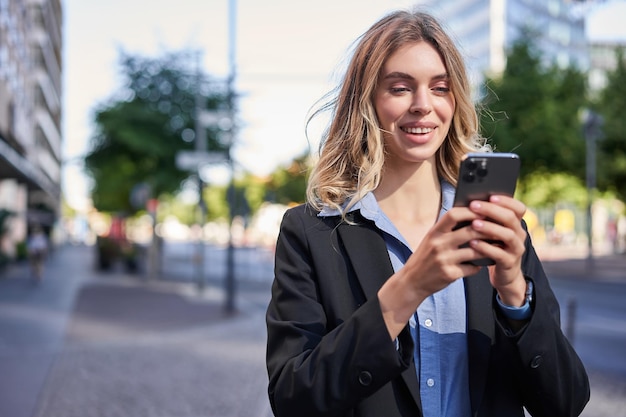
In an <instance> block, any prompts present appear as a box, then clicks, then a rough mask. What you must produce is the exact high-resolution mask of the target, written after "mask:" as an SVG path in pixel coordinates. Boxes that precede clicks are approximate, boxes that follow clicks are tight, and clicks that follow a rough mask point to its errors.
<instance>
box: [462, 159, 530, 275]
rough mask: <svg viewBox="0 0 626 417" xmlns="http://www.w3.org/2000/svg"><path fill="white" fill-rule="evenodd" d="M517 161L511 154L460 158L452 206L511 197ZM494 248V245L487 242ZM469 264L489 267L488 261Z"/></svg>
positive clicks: (518, 165)
mask: <svg viewBox="0 0 626 417" xmlns="http://www.w3.org/2000/svg"><path fill="white" fill-rule="evenodd" d="M519 170H520V158H519V156H518V155H517V154H514V153H501V152H488V153H468V154H467V155H465V156H464V157H463V160H462V161H461V166H460V168H459V178H458V181H457V185H456V194H455V196H454V205H455V206H467V205H469V203H470V201H474V200H483V201H487V200H489V197H491V196H492V195H496V194H498V195H507V196H510V197H512V196H513V194H515V187H516V185H517V179H518V177H519ZM467 225H469V222H463V223H459V224H458V225H456V227H455V228H454V229H455V230H456V229H459V228H461V227H465V226H467ZM489 243H491V244H498V243H501V242H498V241H489ZM470 263H471V264H474V265H479V266H486V265H493V264H494V261H493V260H492V259H488V258H484V259H476V260H473V261H470Z"/></svg>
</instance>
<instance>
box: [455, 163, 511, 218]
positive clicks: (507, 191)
mask: <svg viewBox="0 0 626 417" xmlns="http://www.w3.org/2000/svg"><path fill="white" fill-rule="evenodd" d="M519 170H520V159H519V156H518V155H516V154H514V153H498V152H493V153H470V154H467V155H466V157H465V159H464V160H463V161H462V162H461V167H460V171H459V179H458V184H457V186H456V188H457V190H456V195H455V198H454V205H455V206H467V205H468V204H469V202H470V201H472V200H488V199H489V197H490V196H491V195H494V194H501V195H508V196H513V194H515V186H516V184H517V177H518V175H519Z"/></svg>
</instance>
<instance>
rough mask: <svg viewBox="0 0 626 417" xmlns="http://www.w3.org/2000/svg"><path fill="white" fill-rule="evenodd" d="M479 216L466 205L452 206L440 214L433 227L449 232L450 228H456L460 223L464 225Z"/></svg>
mask: <svg viewBox="0 0 626 417" xmlns="http://www.w3.org/2000/svg"><path fill="white" fill-rule="evenodd" d="M480 217H481V216H480V215H479V214H477V213H475V212H474V211H472V210H470V209H469V208H468V207H454V208H452V209H450V210H449V211H448V212H447V213H446V214H445V215H443V216H441V218H440V219H439V221H438V222H437V224H436V225H435V227H437V228H438V230H440V231H442V232H449V231H450V230H453V229H457V228H458V226H459V225H460V224H463V225H465V223H467V224H468V225H469V223H471V221H472V220H475V219H478V218H480Z"/></svg>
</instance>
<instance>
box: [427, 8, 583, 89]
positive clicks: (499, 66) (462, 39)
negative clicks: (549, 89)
mask: <svg viewBox="0 0 626 417" xmlns="http://www.w3.org/2000/svg"><path fill="white" fill-rule="evenodd" d="M586 3H590V2H585V1H573V0H446V1H441V0H420V1H418V4H419V5H421V6H423V7H426V8H427V10H429V11H431V12H432V13H433V14H434V15H436V16H437V17H439V18H440V19H441V20H442V22H443V23H444V25H445V26H447V28H449V29H450V30H451V32H452V33H453V35H454V37H455V38H456V39H455V40H456V41H457V44H458V45H459V47H460V48H461V49H462V51H463V53H464V54H465V56H466V60H467V64H468V71H469V73H470V77H471V79H472V83H473V84H474V85H480V84H481V83H482V81H483V77H484V75H485V74H487V75H489V76H491V75H496V74H499V73H501V72H502V71H503V70H504V68H505V65H506V54H507V50H508V48H509V47H510V46H511V45H512V44H513V43H514V42H515V41H516V40H517V39H519V37H520V35H521V34H522V33H523V31H525V30H528V29H530V30H531V31H532V32H533V33H536V34H537V42H538V43H537V45H536V46H537V47H538V48H539V50H540V51H541V52H542V53H543V58H544V59H545V60H546V61H547V63H552V62H554V63H556V64H557V65H559V66H561V67H567V66H570V65H575V66H576V67H578V68H580V69H581V70H587V69H588V68H589V56H588V52H587V42H586V38H585V21H584V17H585V16H584V14H585V13H584V9H585V5H586Z"/></svg>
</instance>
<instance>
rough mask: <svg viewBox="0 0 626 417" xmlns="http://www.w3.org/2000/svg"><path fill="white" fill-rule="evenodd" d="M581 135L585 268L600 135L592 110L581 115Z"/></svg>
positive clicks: (599, 118) (598, 119) (599, 121)
mask: <svg viewBox="0 0 626 417" xmlns="http://www.w3.org/2000/svg"><path fill="white" fill-rule="evenodd" d="M582 122H583V134H584V136H585V143H586V145H587V146H586V148H587V149H586V150H587V152H586V160H585V168H586V184H587V239H588V242H587V244H588V252H587V266H588V267H590V268H591V267H592V266H593V216H592V205H593V190H594V189H595V188H596V142H597V141H598V140H599V139H600V137H601V135H602V125H603V123H604V120H603V119H602V116H600V115H599V114H598V113H595V112H594V111H592V110H589V109H585V110H583V113H582Z"/></svg>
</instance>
